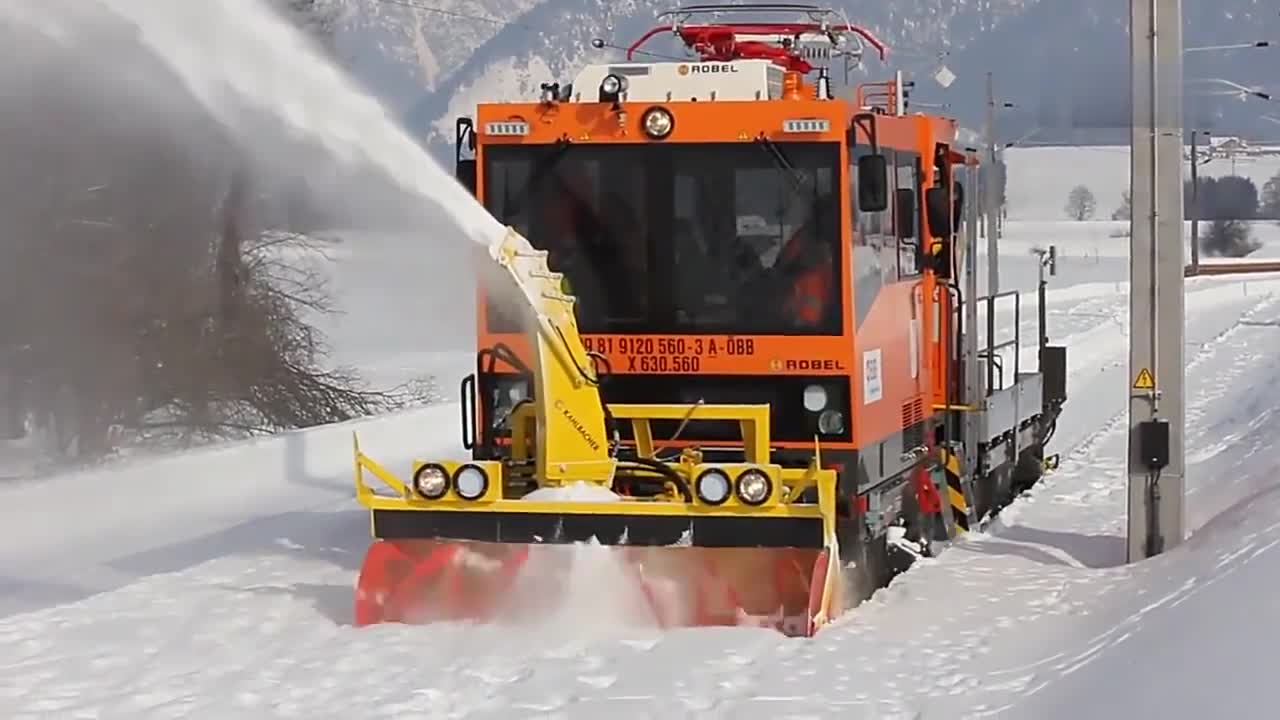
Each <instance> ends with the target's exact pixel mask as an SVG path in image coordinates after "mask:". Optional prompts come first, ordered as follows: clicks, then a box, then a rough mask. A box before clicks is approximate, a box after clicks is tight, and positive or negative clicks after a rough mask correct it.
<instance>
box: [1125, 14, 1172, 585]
mask: <svg viewBox="0 0 1280 720" xmlns="http://www.w3.org/2000/svg"><path fill="white" fill-rule="evenodd" d="M1130 11H1131V25H1130V44H1131V49H1132V63H1133V65H1132V78H1133V85H1132V88H1133V135H1132V156H1131V162H1132V165H1131V175H1130V183H1131V185H1130V197H1131V199H1132V203H1133V212H1132V219H1131V221H1130V222H1131V228H1132V232H1131V235H1130V246H1129V250H1130V258H1129V278H1130V286H1129V321H1130V332H1129V378H1128V387H1129V461H1128V475H1129V497H1128V500H1129V503H1128V510H1129V512H1128V560H1129V561H1130V562H1134V561H1137V560H1141V559H1144V558H1148V557H1151V556H1152V555H1157V554H1159V553H1162V552H1164V551H1167V550H1170V549H1172V548H1173V547H1175V546H1177V545H1179V544H1180V543H1181V542H1182V540H1183V535H1184V532H1185V527H1186V520H1185V503H1184V495H1185V480H1184V475H1185V448H1184V437H1183V434H1184V424H1185V415H1186V413H1185V407H1184V404H1185V398H1184V393H1185V351H1184V335H1185V326H1184V323H1185V320H1184V303H1185V299H1184V297H1183V285H1184V279H1183V272H1184V260H1183V217H1184V213H1183V202H1182V192H1183V190H1182V148H1183V137H1182V134H1183V133H1182V130H1183V124H1182V3H1181V0H1130Z"/></svg>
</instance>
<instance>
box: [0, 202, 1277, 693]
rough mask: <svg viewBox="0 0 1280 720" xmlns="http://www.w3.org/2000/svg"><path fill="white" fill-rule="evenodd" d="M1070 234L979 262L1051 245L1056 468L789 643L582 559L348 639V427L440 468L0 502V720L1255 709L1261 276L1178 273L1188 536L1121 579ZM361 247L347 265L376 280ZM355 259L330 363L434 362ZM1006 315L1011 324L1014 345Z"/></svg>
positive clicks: (1121, 261)
mask: <svg viewBox="0 0 1280 720" xmlns="http://www.w3.org/2000/svg"><path fill="white" fill-rule="evenodd" d="M1081 225H1082V224H1078V223H1064V224H1056V223H1055V224H1052V225H1048V224H1046V225H1045V226H1044V227H1040V228H1034V229H1032V228H1027V229H1023V228H1020V227H1019V226H1018V225H1017V224H1012V225H1011V228H1010V238H1009V239H1010V241H1009V248H1008V255H1006V256H1005V257H1003V258H1002V263H1001V264H1002V272H1003V273H1004V275H1005V277H1009V278H1013V277H1017V278H1019V281H1018V285H1019V286H1020V287H1021V286H1024V285H1025V289H1026V290H1030V289H1031V288H1033V287H1034V277H1035V275H1034V272H1035V271H1034V265H1033V264H1031V265H1027V266H1026V267H1023V265H1022V264H1023V263H1024V262H1027V261H1028V260H1029V256H1027V255H1026V254H1025V248H1020V247H1018V244H1019V243H1020V242H1025V243H1027V244H1028V246H1029V244H1030V243H1043V242H1054V243H1057V244H1058V245H1059V247H1060V250H1062V252H1063V260H1062V264H1061V266H1060V273H1059V275H1058V276H1057V277H1055V278H1052V279H1051V286H1050V287H1051V290H1050V314H1049V324H1050V332H1051V334H1052V336H1053V337H1054V338H1055V340H1056V341H1061V342H1066V343H1067V344H1068V345H1069V346H1070V350H1069V352H1070V355H1069V360H1070V367H1071V374H1070V378H1069V387H1068V390H1069V393H1070V395H1071V398H1072V399H1071V401H1069V404H1068V408H1067V410H1066V413H1065V415H1064V417H1063V420H1062V422H1061V423H1060V427H1059V431H1058V433H1057V436H1056V438H1055V440H1054V443H1053V445H1054V447H1053V449H1054V450H1056V451H1059V452H1062V453H1063V458H1064V460H1063V463H1062V467H1061V468H1060V470H1059V471H1058V472H1057V473H1056V474H1055V475H1054V476H1052V477H1051V478H1050V479H1049V480H1048V481H1047V482H1045V483H1044V484H1043V485H1042V486H1041V487H1039V488H1038V489H1037V490H1036V491H1035V492H1034V493H1033V494H1032V495H1031V496H1029V497H1027V498H1024V499H1023V500H1021V501H1020V502H1019V503H1017V504H1016V505H1015V506H1013V507H1012V508H1010V509H1009V510H1007V511H1006V513H1005V515H1004V518H1003V521H1002V522H1001V523H1000V524H999V526H998V527H996V528H994V529H993V531H992V532H991V533H989V534H985V535H979V536H973V537H971V538H969V539H967V540H966V541H964V542H962V543H961V544H959V545H957V546H956V547H954V548H953V549H951V550H950V551H948V552H947V553H945V554H944V555H943V556H942V557H940V558H938V559H936V560H932V561H926V562H924V563H921V564H920V565H918V566H917V567H916V568H913V569H912V570H911V571H910V572H909V573H907V574H906V575H905V576H903V577H902V578H900V579H899V580H897V581H896V582H895V583H894V584H893V585H892V586H891V587H890V588H889V589H887V590H886V591H883V592H882V593H880V594H879V595H878V596H877V597H876V598H874V599H873V600H872V601H871V602H869V603H868V604H867V605H864V606H863V607H862V608H859V609H858V610H857V611H855V612H853V613H851V614H850V615H849V616H847V617H846V618H844V619H843V620H842V621H841V622H839V623H838V624H836V625H835V626H833V627H830V628H828V629H827V630H826V631H825V632H824V633H823V634H821V636H820V637H818V638H816V639H813V640H796V639H784V638H781V637H779V636H777V635H775V634H773V633H772V632H769V631H761V630H748V629H690V630H680V631H676V632H669V633H665V634H659V633H657V632H655V631H651V630H647V629H644V628H637V627H626V626H622V625H619V624H618V623H616V622H614V621H615V620H616V619H617V618H615V617H614V616H613V613H612V612H611V607H612V605H613V603H615V602H622V601H623V598H619V597H612V596H610V594H609V592H610V588H611V587H612V586H610V585H608V584H606V583H600V582H592V581H593V580H597V579H598V578H599V577H600V576H599V574H598V573H600V572H603V571H607V570H608V568H607V567H601V566H600V565H599V558H598V557H595V556H593V555H592V553H591V552H590V551H585V552H584V557H583V562H582V567H581V580H582V581H583V583H584V585H585V586H586V587H588V588H590V590H589V591H588V592H587V593H586V594H585V595H582V596H579V598H578V600H579V601H580V604H579V605H578V606H575V607H573V608H568V609H566V611H565V613H564V614H563V615H562V616H560V617H557V618H548V619H547V621H546V623H544V624H541V625H539V626H536V627H526V628H520V629H518V630H516V629H511V628H503V629H496V628H474V627H467V626H435V627H399V626H383V627H374V628H366V629H360V630H357V629H354V628H352V627H350V626H349V625H348V623H349V618H350V613H351V598H352V583H353V580H354V577H355V574H356V571H357V568H358V566H359V563H360V560H361V554H362V552H363V550H364V548H365V547H366V545H367V543H368V525H367V517H366V516H365V515H364V513H362V512H361V511H360V510H359V509H358V507H357V506H356V505H355V503H354V501H353V498H352V492H351V485H350V482H351V481H350V431H351V430H358V431H359V432H360V433H361V438H362V443H363V445H364V446H365V448H366V449H367V450H368V451H369V452H371V453H372V454H374V455H375V456H378V457H380V458H384V459H386V460H388V461H389V462H391V463H392V464H393V465H395V466H397V467H401V468H403V467H404V464H405V463H406V462H407V461H408V460H409V459H410V457H411V456H413V455H422V454H432V453H443V454H460V450H459V447H458V429H457V421H456V418H457V416H458V408H457V406H456V405H455V404H452V403H450V404H445V405H442V406H440V407H436V408H428V409H424V410H418V411H414V412H410V413H405V414H402V415H398V416H392V417H384V418H377V419H372V420H367V421H362V422H358V423H351V424H349V426H337V427H326V428H317V429H314V430H310V431H305V432H297V433H290V434H287V435H282V436H279V437H275V438H270V439H264V440H259V441H255V442H249V443H240V444H232V445H228V446H223V447H216V448H208V449H204V450H201V451H199V452H193V453H190V454H186V455H176V456H172V457H166V458H161V459H155V460H147V461H137V462H134V463H129V464H122V465H120V466H118V467H114V468H109V469H104V470H99V471H95V472H92V473H82V474H76V475H67V476H62V477H55V478H46V479H43V480H39V481H31V482H26V483H21V484H9V485H6V486H3V487H0V527H4V528H5V538H6V542H5V543H4V544H3V547H0V647H4V648H5V652H4V653H0V714H2V715H3V716H4V717H9V718H48V717H67V718H77V717H99V718H152V717H255V718H259V717H261V718H275V717H280V718H285V717H299V718H323V717H334V718H338V717H351V716H353V715H354V716H359V717H368V718H375V717H388V718H390V717H397V718H399V717H473V718H505V717H571V718H598V717H618V718H629V717H634V718H648V717H691V718H694V717H696V718H721V717H722V718H730V717H732V718H739V717H748V718H755V717H760V718H774V717H797V718H798V717H841V718H848V717H895V718H896V717H903V718H920V717H927V718H933V717H938V718H954V717H980V716H985V715H992V716H998V717H1019V718H1021V717H1027V718H1044V717H1056V716H1059V715H1061V716H1064V717H1065V716H1067V715H1068V713H1070V714H1071V715H1072V716H1076V715H1078V714H1079V713H1080V712H1081V710H1082V706H1081V698H1082V697H1084V696H1089V697H1103V698H1106V704H1105V705H1097V706H1093V705H1090V706H1089V707H1091V708H1093V709H1094V710H1096V711H1097V712H1100V713H1102V714H1103V715H1105V716H1108V717H1110V716H1133V715H1134V714H1137V715H1140V716H1144V717H1145V716H1160V717H1184V716H1185V717H1203V716H1204V714H1206V713H1208V712H1209V711H1210V710H1213V711H1217V712H1239V711H1240V710H1243V709H1249V708H1257V707H1262V705H1261V704H1260V703H1262V702H1263V700H1264V699H1265V698H1266V697H1267V688H1268V684H1267V683H1266V682H1265V681H1264V679H1265V678H1264V673H1267V672H1268V670H1267V666H1266V664H1265V663H1254V664H1250V663H1239V662H1231V659H1232V650H1231V648H1232V647H1233V645H1232V644H1233V643H1243V642H1245V641H1251V642H1252V643H1257V642H1263V643H1265V642H1267V641H1269V640H1271V639H1273V638H1272V636H1273V635H1276V634H1277V631H1276V630H1275V629H1274V627H1275V625H1274V623H1268V622H1265V618H1266V617H1269V615H1268V611H1269V610H1270V609H1271V608H1270V607H1269V604H1270V601H1269V600H1268V599H1267V598H1268V596H1269V595H1268V593H1267V592H1266V587H1267V582H1268V580H1269V579H1270V578H1274V577H1275V574H1274V573H1275V571H1276V568H1275V567H1274V566H1275V565H1276V563H1277V562H1280V554H1277V553H1276V552H1274V551H1272V550H1271V548H1272V546H1273V545H1274V544H1275V543H1276V542H1280V494H1278V493H1275V492H1273V488H1274V487H1275V485H1274V482H1275V480H1274V472H1273V470H1272V469H1273V467H1274V466H1275V463H1276V462H1278V461H1280V446H1277V445H1275V444H1274V443H1273V442H1272V441H1271V439H1270V433H1269V432H1268V429H1269V423H1268V422H1267V421H1268V420H1269V419H1271V416H1272V414H1273V413H1274V412H1275V408H1276V407H1280V393H1275V392H1271V391H1269V390H1268V389H1267V388H1269V387H1271V386H1272V385H1274V378H1275V377H1276V376H1277V375H1278V374H1280V359H1278V358H1280V327H1275V326H1273V325H1272V326H1269V325H1265V324H1261V325H1260V324H1258V323H1267V322H1280V278H1276V277H1270V276H1268V277H1254V278H1251V279H1249V280H1248V281H1242V280H1240V279H1227V278H1196V279H1192V280H1190V281H1188V298H1187V312H1188V322H1187V328H1188V343H1189V347H1188V354H1187V357H1188V371H1187V375H1188V382H1189V388H1188V389H1189V423H1190V427H1189V432H1188V439H1189V444H1190V448H1189V462H1190V468H1189V478H1188V483H1189V486H1190V497H1189V505H1190V515H1191V518H1190V520H1191V523H1190V524H1191V529H1192V530H1194V531H1195V533H1196V534H1195V535H1194V536H1193V537H1192V538H1191V540H1190V541H1189V542H1188V543H1186V544H1185V545H1184V546H1182V547H1181V548H1178V549H1176V550H1174V551H1172V552H1169V553H1168V554H1166V555H1164V556H1162V557H1159V558H1157V559H1155V560H1153V561H1150V562H1147V563H1143V564H1141V565H1137V566H1125V565H1124V564H1123V562H1124V543H1123V532H1124V502H1125V491H1124V487H1125V476H1124V462H1123V456H1124V449H1125V435H1124V415H1123V412H1124V402H1125V401H1124V398H1125V391H1124V388H1125V385H1124V383H1125V382H1126V380H1127V378H1126V374H1127V367H1126V365H1127V349H1126V337H1125V333H1126V325H1127V313H1128V309H1127V308H1128V297H1127V259H1126V258H1125V257H1124V252H1123V251H1122V250H1121V251H1113V252H1106V253H1090V252H1089V251H1088V250H1089V248H1091V247H1092V245H1090V243H1094V242H1102V241H1103V240H1106V241H1109V242H1111V243H1113V244H1114V243H1120V247H1121V248H1123V240H1117V239H1110V238H1099V237H1097V235H1096V234H1090V233H1085V234H1078V233H1077V232H1075V231H1077V230H1078V229H1083V228H1080V226H1081ZM1021 238H1025V241H1024V240H1022V239H1021ZM1276 239H1277V240H1280V238H1276ZM407 242H409V241H408V240H406V243H407ZM388 247H389V246H387V245H380V246H377V248H376V254H377V256H378V257H380V258H384V259H391V260H394V258H390V257H389V255H388ZM1109 247H1110V246H1109ZM1268 249H1270V248H1268ZM371 252H373V250H371ZM406 252H407V251H406ZM360 253H361V251H360V250H359V249H357V248H355V247H352V248H351V249H350V251H349V252H348V253H346V254H341V255H339V256H338V258H337V268H336V273H337V282H338V284H339V285H340V286H342V287H343V288H344V294H343V297H344V299H345V300H346V303H347V306H348V310H349V311H350V313H349V314H348V315H347V316H346V317H344V318H343V320H342V322H340V323H338V324H337V325H335V326H334V328H333V331H334V335H335V340H336V341H337V342H338V344H339V346H340V347H342V348H344V351H345V352H347V353H349V355H348V357H350V358H353V359H356V360H359V361H361V362H362V363H371V364H373V365H375V366H377V367H379V368H380V371H381V373H382V374H383V375H384V376H385V377H387V378H391V377H393V376H395V375H396V374H397V373H406V374H409V375H412V374H414V373H415V372H416V371H417V369H418V366H419V365H420V364H422V363H425V362H430V363H434V364H433V366H432V368H433V369H436V370H438V371H441V372H447V371H450V370H451V371H453V372H459V373H460V372H462V371H463V368H465V367H466V365H467V363H468V358H467V354H466V353H465V352H457V353H455V352H454V351H452V350H449V351H444V352H440V353H439V354H433V353H434V352H435V351H434V349H433V348H434V347H438V346H437V345H435V343H437V342H439V341H440V335H439V334H438V333H436V334H433V333H431V332H423V333H421V334H418V335H416V336H413V335H405V334H402V333H395V332H392V331H390V330H388V329H386V327H387V326H385V325H382V326H379V325H376V324H375V325H369V323H378V322H382V323H390V322H392V321H391V320H390V319H388V318H387V317H386V315H387V314H388V310H387V309H388V308H389V307H392V305H389V304H388V303H394V301H395V299H396V294H397V293H400V294H402V296H403V298H404V299H406V300H408V299H409V298H410V296H413V295H420V294H421V289H420V288H419V287H417V286H416V285H414V284H412V283H407V284H405V285H404V286H402V287H395V286H389V285H388V282H387V281H386V280H385V278H382V280H381V281H380V282H379V283H377V284H363V285H362V284H361V283H360V282H357V281H356V280H355V278H357V277H359V276H360V274H361V273H367V272H368V270H369V263H368V258H364V260H361V257H362V256H361V254H360ZM1028 268H1029V270H1028ZM1028 272H1029V274H1030V275H1029V276H1030V278H1031V281H1030V283H1029V284H1025V283H1024V281H1025V279H1026V277H1027V274H1028ZM344 273H345V274H344ZM406 277H409V275H408V274H406ZM389 293H390V296H388V294H389ZM1029 299H1030V298H1028V300H1029ZM1026 307H1034V306H1032V305H1027V306H1026ZM395 323H396V325H397V326H398V327H403V326H404V325H403V322H402V321H400V320H398V319H397V320H395ZM1033 323H1034V315H1033V314H1032V313H1030V312H1028V313H1027V316H1026V317H1024V319H1023V323H1022V324H1023V327H1022V328H1021V329H1022V331H1023V333H1024V337H1028V338H1031V337H1034V330H1033V329H1032V328H1033ZM343 328H352V329H354V332H353V333H352V335H350V336H343V335H342V330H343ZM357 333H358V335H357ZM415 337H416V339H415ZM349 338H354V339H353V340H349ZM344 342H346V344H345V345H343V343H344ZM462 342H468V341H465V340H464V341H462ZM380 348H385V350H381V352H383V353H384V354H383V355H382V356H381V357H382V358H383V362H382V363H381V364H378V361H379V355H378V353H379V352H380ZM452 386H453V383H452V382H450V383H447V385H446V387H447V388H452ZM1271 582H1272V583H1273V582H1274V581H1273V580H1272V581H1271ZM1228 608H1229V610H1228ZM1224 610H1227V611H1226V612H1224ZM1244 633H1248V635H1247V636H1246V635H1244ZM1153 663H1154V664H1153ZM1200 672H1210V673H1211V674H1210V675H1208V676H1207V680H1206V677H1205V676H1202V675H1200V674H1198V673H1200ZM1170 673H1173V675H1170ZM1202 693H1203V694H1202ZM1122 708H1123V709H1124V710H1125V712H1124V713H1122V712H1121V709H1122Z"/></svg>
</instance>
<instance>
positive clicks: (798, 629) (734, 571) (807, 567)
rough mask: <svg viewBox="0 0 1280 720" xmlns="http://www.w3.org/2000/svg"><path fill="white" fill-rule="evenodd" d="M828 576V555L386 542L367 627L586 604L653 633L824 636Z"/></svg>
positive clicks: (376, 567)
mask: <svg viewBox="0 0 1280 720" xmlns="http://www.w3.org/2000/svg"><path fill="white" fill-rule="evenodd" d="M827 568H828V559H827V553H826V551H825V550H824V551H819V550H798V549H772V548H695V547H634V546H622V547H602V546H598V545H582V544H578V545H516V544H512V545H506V544H496V543H479V542H444V541H436V540H394V541H388V540H381V541H376V542H374V544H373V545H372V546H370V548H369V550H368V553H367V554H366V556H365V561H364V567H363V568H362V569H361V572H360V579H359V581H358V583H357V586H356V599H355V624H356V625H357V626H365V625H373V624H377V623H387V622H393V623H412V624H420V623H431V622H448V621H475V622H485V623H489V622H493V623H500V622H507V621H516V622H518V621H520V620H521V619H538V618H545V617H547V616H548V615H554V614H555V613H557V612H558V611H561V610H563V609H564V608H565V607H566V606H567V605H568V604H569V603H585V604H586V606H589V607H591V609H592V612H595V611H596V610H597V609H598V607H599V606H600V605H601V604H605V605H610V604H611V605H612V607H611V608H609V609H610V610H612V611H614V614H615V615H617V616H618V617H619V618H620V619H624V621H626V622H634V623H637V624H642V625H646V626H650V627H653V626H656V627H662V628H677V627H698V626H755V627H768V628H774V629H776V630H778V631H780V632H782V633H784V634H786V635H812V634H814V632H816V630H817V623H815V618H816V617H818V616H820V615H821V608H822V602H823V594H824V590H825V586H826V584H827V575H828V572H827ZM840 586H841V583H840V582H834V583H832V588H833V590H832V591H830V592H831V593H832V594H831V595H830V611H829V612H828V618H827V619H834V616H835V615H836V614H838V612H839V609H840V603H841V598H840V597H839V595H840V593H839V591H838V590H839V587H840ZM619 588H621V589H619ZM574 594H582V595H583V597H578V598H574V597H569V596H571V595H574Z"/></svg>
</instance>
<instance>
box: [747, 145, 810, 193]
mask: <svg viewBox="0 0 1280 720" xmlns="http://www.w3.org/2000/svg"><path fill="white" fill-rule="evenodd" d="M756 142H758V143H760V145H761V146H762V147H763V148H764V150H765V152H767V153H769V156H770V157H772V158H773V163H774V164H775V165H777V166H778V169H779V170H781V171H783V172H785V173H787V174H788V175H790V176H791V186H792V187H791V189H792V190H794V191H795V193H796V194H797V195H799V194H800V193H801V192H803V191H804V189H805V187H804V186H805V176H804V174H803V173H801V172H800V171H799V170H796V167H795V166H794V165H792V164H791V161H790V160H788V159H787V156H786V155H784V154H783V153H782V148H780V147H778V143H776V142H774V141H772V140H770V139H769V138H767V137H765V135H764V133H761V134H760V135H759V136H758V137H757V138H756Z"/></svg>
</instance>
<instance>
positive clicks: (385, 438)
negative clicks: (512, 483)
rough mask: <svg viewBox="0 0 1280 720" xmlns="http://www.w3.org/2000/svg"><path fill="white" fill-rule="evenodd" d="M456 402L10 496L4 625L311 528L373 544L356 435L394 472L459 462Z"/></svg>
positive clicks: (62, 480) (342, 541)
mask: <svg viewBox="0 0 1280 720" xmlns="http://www.w3.org/2000/svg"><path fill="white" fill-rule="evenodd" d="M459 418H460V410H459V406H458V405H457V404H453V403H451V404H447V405H440V406H434V407H429V408H425V409H421V410H415V411H411V412H406V413H401V414H395V415H388V416H385V417H380V418H376V419H368V420H360V421H355V422H350V423H344V424H339V425H328V426H323V427H317V428H312V429H308V430H301V431H297V432H288V433H282V434H279V435H276V436H272V437H268V438H261V439H255V440H250V441H245V442H237V443H228V444H224V445H219V446H215V447H209V448H205V449H201V450H197V451H192V452H190V453H185V454H178V455H173V456H168V457H162V458H155V459H148V460H145V461H138V462H132V463H122V464H120V465H118V466H115V467H110V468H106V469H101V470H94V471H90V472H82V473H73V474H68V475H63V476H58V477H54V478H46V479H42V480H38V481H32V482H27V483H23V484H14V485H6V486H3V487H0V527H3V528H4V529H5V532H4V536H5V542H4V543H3V544H0V615H2V614H4V613H7V612H15V611H20V610H27V609H32V608H34V607H41V606H44V605H47V604H50V603H53V602H64V601H67V600H72V599H76V598H79V597H83V596H85V595H88V594H92V593H94V592H100V591H102V590H106V589H110V588H114V587H119V586H121V585H123V584H126V583H128V582H130V581H132V580H134V579H137V578H139V577H144V576H147V575H150V574H153V573H157V572H168V571H173V570H178V569H181V568H185V567H189V566H191V565H194V564H197V563H199V562H204V561H206V560H209V559H211V558H214V557H218V556H221V555H224V554H234V553H236V552H237V551H239V550H245V549H248V548H253V547H261V546H266V545H270V544H271V543H273V542H274V541H275V539H276V537H277V534H278V535H280V536H283V535H285V534H288V533H289V532H292V531H294V530H297V529H299V528H301V530H302V532H303V534H304V535H306V536H308V537H314V536H316V535H317V534H319V535H324V534H325V533H328V532H336V530H335V528H340V529H342V530H344V532H338V533H337V536H336V537H335V540H336V541H337V542H338V543H339V545H340V546H344V549H343V551H344V552H355V551H357V549H358V548H359V543H357V542H353V538H360V537H363V538H365V539H367V538H368V519H367V516H366V515H365V514H364V513H363V512H362V511H360V508H359V507H358V506H357V505H356V503H355V499H354V484H353V483H354V480H353V470H352V462H353V461H352V437H351V433H352V432H353V431H354V432H359V433H360V442H361V447H362V448H363V449H364V450H365V451H366V452H367V453H369V454H370V455H372V456H373V457H375V458H377V459H378V460H380V461H382V462H384V463H385V464H386V465H387V466H388V467H389V468H391V469H392V470H393V471H396V472H400V473H403V474H404V475H406V476H407V475H408V467H409V461H410V460H411V459H412V457H413V456H415V455H436V456H444V457H461V456H462V450H461V448H460V443H459V439H460V436H459V434H458V432H459V430H458V423H459Z"/></svg>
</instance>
